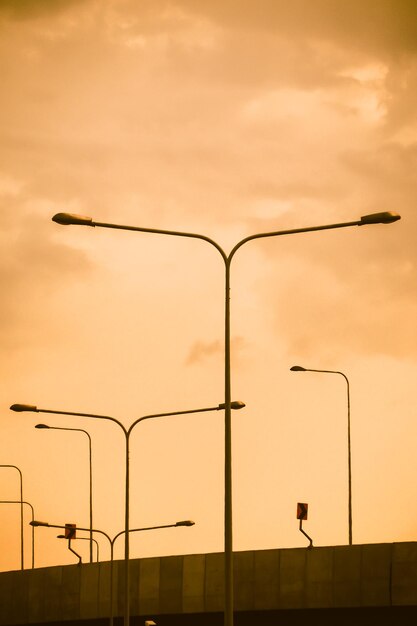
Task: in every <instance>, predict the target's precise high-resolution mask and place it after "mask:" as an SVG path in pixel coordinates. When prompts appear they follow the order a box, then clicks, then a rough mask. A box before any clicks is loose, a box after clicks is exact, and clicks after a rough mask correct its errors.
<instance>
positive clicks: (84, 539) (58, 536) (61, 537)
mask: <svg viewBox="0 0 417 626" xmlns="http://www.w3.org/2000/svg"><path fill="white" fill-rule="evenodd" d="M56 538H57V539H67V537H66V536H65V535H57V536H56ZM78 539H80V540H81V541H90V543H91V537H77V538H76V539H75V541H78ZM73 541H74V539H73ZM92 541H93V542H94V543H95V544H96V550H97V563H98V562H99V560H100V549H99V545H98V541H97V539H94V537H93V539H92ZM90 563H91V561H90Z"/></svg>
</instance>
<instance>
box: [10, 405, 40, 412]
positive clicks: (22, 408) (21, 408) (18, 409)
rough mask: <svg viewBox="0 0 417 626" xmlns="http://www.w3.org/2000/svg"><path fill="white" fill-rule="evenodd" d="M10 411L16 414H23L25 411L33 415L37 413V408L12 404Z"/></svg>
mask: <svg viewBox="0 0 417 626" xmlns="http://www.w3.org/2000/svg"><path fill="white" fill-rule="evenodd" d="M10 410H11V411H16V412H17V413H23V412H25V411H32V412H33V413H38V412H39V411H38V407H36V406H34V405H33V404H12V406H11V407H10Z"/></svg>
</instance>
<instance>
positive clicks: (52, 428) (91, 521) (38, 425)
mask: <svg viewBox="0 0 417 626" xmlns="http://www.w3.org/2000/svg"><path fill="white" fill-rule="evenodd" d="M35 428H38V429H47V430H69V431H74V432H79V433H84V434H85V435H87V437H88V453H89V456H88V458H89V512H90V528H93V462H92V450H91V437H90V433H88V432H87V431H86V430H84V429H83V428H64V427H61V426H49V425H48V424H36V426H35ZM92 562H93V531H91V532H90V563H92Z"/></svg>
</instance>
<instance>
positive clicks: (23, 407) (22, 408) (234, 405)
mask: <svg viewBox="0 0 417 626" xmlns="http://www.w3.org/2000/svg"><path fill="white" fill-rule="evenodd" d="M244 406H245V404H244V402H241V401H239V400H237V401H235V402H231V403H230V408H231V409H236V410H238V409H242V408H243V407H244ZM224 408H225V405H224V404H218V405H217V406H214V407H208V408H203V409H190V410H187V411H171V412H169V413H156V414H154V415H144V416H143V417H139V418H138V419H137V420H135V421H134V422H133V424H131V425H130V427H129V428H126V427H125V426H124V425H123V424H122V423H121V422H120V421H119V420H118V419H116V418H115V417H111V416H109V415H96V414H94V413H78V412H74V411H54V410H51V409H38V407H36V406H33V405H29V404H13V405H12V406H11V407H10V409H11V410H12V411H16V412H19V413H20V412H26V411H29V412H35V413H54V414H56V415H74V416H77V417H91V418H95V419H105V420H110V421H111V422H114V423H115V424H117V425H118V426H119V427H120V428H121V430H122V431H123V434H124V436H125V466H126V469H125V472H126V479H125V528H124V531H123V532H124V533H125V558H124V562H125V579H124V583H125V597H124V602H125V606H124V626H129V600H130V598H129V493H130V485H129V475H130V465H129V442H130V435H131V433H132V430H133V429H134V427H135V426H137V425H138V424H139V423H140V422H143V421H144V420H148V419H153V418H156V417H170V416H173V415H186V414H189V413H205V412H208V411H220V410H221V409H224Z"/></svg>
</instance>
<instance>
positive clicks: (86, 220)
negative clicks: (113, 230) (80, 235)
mask: <svg viewBox="0 0 417 626" xmlns="http://www.w3.org/2000/svg"><path fill="white" fill-rule="evenodd" d="M52 221H53V222H56V223H57V224H62V225H63V226H68V225H69V224H77V225H78V226H94V224H93V218H92V217H86V216H84V215H75V214H74V213H57V214H56V215H54V216H53V218H52Z"/></svg>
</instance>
